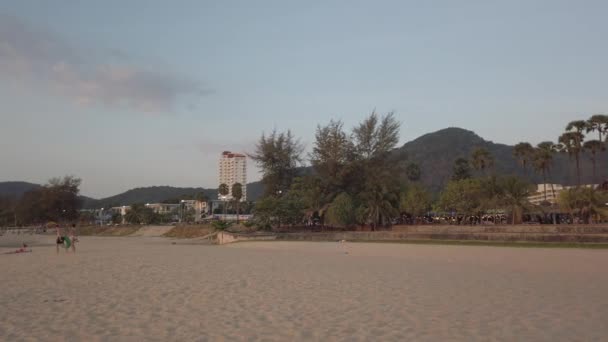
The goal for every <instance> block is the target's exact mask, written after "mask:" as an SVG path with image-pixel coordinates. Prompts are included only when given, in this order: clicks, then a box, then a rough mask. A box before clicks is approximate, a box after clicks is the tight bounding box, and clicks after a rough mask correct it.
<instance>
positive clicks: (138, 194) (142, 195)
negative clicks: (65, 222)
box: [0, 182, 262, 209]
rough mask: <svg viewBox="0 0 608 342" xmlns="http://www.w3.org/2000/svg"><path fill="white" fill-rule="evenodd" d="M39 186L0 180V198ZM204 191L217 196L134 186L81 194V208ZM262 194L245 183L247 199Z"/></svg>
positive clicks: (259, 187)
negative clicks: (113, 192) (100, 193)
mask: <svg viewBox="0 0 608 342" xmlns="http://www.w3.org/2000/svg"><path fill="white" fill-rule="evenodd" d="M39 187H41V185H39V184H34V183H27V182H0V198H6V197H9V198H20V197H21V196H22V195H23V194H24V193H26V192H27V191H30V190H33V189H36V188H39ZM201 192H202V193H204V194H205V195H206V196H207V197H209V198H210V199H215V198H217V189H205V188H179V187H172V186H150V187H141V188H135V189H131V190H128V191H125V192H123V193H120V194H118V195H114V196H110V197H105V198H101V199H94V198H90V197H86V196H81V198H82V200H83V208H85V209H92V208H104V207H105V208H108V207H112V206H121V205H130V204H133V203H157V202H162V201H165V200H168V199H172V198H179V197H184V196H195V195H196V194H198V193H201ZM261 194H262V184H261V183H260V182H253V183H249V184H247V198H248V200H256V199H257V198H258V197H260V196H261Z"/></svg>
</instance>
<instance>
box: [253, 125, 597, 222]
mask: <svg viewBox="0 0 608 342" xmlns="http://www.w3.org/2000/svg"><path fill="white" fill-rule="evenodd" d="M604 119H605V118H604V117H603V116H595V119H594V120H595V121H593V120H591V119H590V120H589V121H582V120H579V121H573V122H571V123H569V124H568V125H567V127H566V132H565V133H564V134H563V135H562V136H561V137H560V138H559V143H557V144H554V143H552V142H549V141H546V142H541V143H540V144H538V145H537V146H536V147H533V146H532V145H531V144H530V143H526V142H522V143H519V144H517V145H516V146H515V147H513V148H511V147H508V146H504V145H496V144H492V143H489V142H486V141H484V140H483V139H481V138H479V137H477V136H475V135H474V134H473V133H471V132H466V131H463V130H458V129H448V130H444V131H442V135H443V136H444V137H448V138H450V139H452V140H451V141H448V142H441V143H437V142H436V143H434V144H430V143H429V142H428V139H430V138H431V137H432V138H433V139H435V138H438V134H437V133H436V134H432V135H428V136H425V137H422V138H420V139H418V141H414V142H412V143H409V144H406V145H405V146H404V147H403V148H401V149H395V146H396V144H397V142H398V141H399V135H398V132H399V129H400V124H399V123H398V122H397V121H396V119H395V117H394V115H393V114H392V113H389V114H387V115H385V116H379V115H377V114H376V113H372V114H371V115H369V116H368V117H367V118H365V119H364V120H363V121H362V122H361V123H360V124H359V125H357V126H355V127H354V128H353V129H352V130H351V131H350V132H346V131H345V130H344V125H343V123H342V122H341V121H335V120H330V121H329V123H328V124H327V125H325V126H322V125H319V126H318V127H317V130H316V134H315V141H314V144H313V148H312V152H311V154H310V155H309V158H310V163H311V168H312V169H311V171H312V172H311V173H309V174H304V175H302V174H301V173H299V172H298V167H299V166H300V165H301V163H302V162H303V156H302V147H301V145H300V143H299V140H298V139H296V138H295V137H294V136H293V135H292V134H291V132H289V131H287V132H286V133H279V132H276V131H273V133H272V134H271V135H270V136H265V135H262V137H261V139H260V140H259V142H258V144H257V146H256V152H255V153H254V154H253V155H252V156H251V157H252V158H253V160H255V161H256V162H257V164H258V166H259V167H260V168H261V169H262V171H263V173H264V176H263V180H262V183H263V184H264V186H265V189H266V191H265V195H264V197H263V198H262V199H260V200H259V201H258V202H257V203H256V206H255V208H254V213H255V217H256V224H257V226H258V227H259V228H263V229H274V228H280V227H281V226H285V225H287V226H290V225H304V224H307V225H316V224H321V225H325V224H327V225H331V226H339V227H345V228H348V227H352V226H354V225H355V224H358V225H365V226H369V227H370V228H371V229H372V230H375V229H376V228H380V227H387V226H390V225H391V224H393V223H394V222H401V221H403V220H404V217H407V218H409V219H407V220H408V222H413V223H416V222H418V219H419V218H421V217H422V216H424V215H426V214H427V213H428V212H429V211H431V210H432V209H434V211H435V212H443V213H447V214H448V215H457V216H459V219H458V220H457V223H458V224H460V223H476V222H479V221H480V217H481V216H483V215H485V214H487V213H504V215H506V216H507V219H508V221H509V222H510V223H512V224H517V223H521V222H522V220H523V215H524V214H525V213H527V212H531V213H538V212H540V213H541V214H542V213H544V212H550V211H549V210H551V209H547V208H549V207H547V208H535V207H533V206H532V205H531V204H530V203H529V202H528V198H529V197H530V196H531V195H533V194H534V192H535V191H536V189H535V187H534V186H533V185H532V184H531V183H530V182H528V181H527V180H525V179H523V178H520V176H518V175H521V174H522V173H521V171H523V174H524V175H528V172H529V170H533V171H534V173H530V175H529V177H530V178H531V179H534V180H536V179H538V178H537V177H540V178H542V180H543V182H544V183H545V184H546V183H548V182H551V181H553V182H555V180H554V178H555V173H557V172H553V171H554V170H555V168H554V164H555V163H563V162H564V161H566V160H565V159H563V157H562V154H561V152H563V153H565V154H568V155H569V156H570V157H571V158H572V159H573V160H574V161H575V162H576V163H575V166H576V170H577V172H576V175H577V176H576V179H577V183H580V180H581V179H582V177H581V170H582V167H581V163H580V155H581V154H582V153H584V152H585V151H588V152H589V153H591V161H592V162H593V163H595V162H596V161H599V160H601V158H599V154H600V153H601V152H603V151H604V150H605V148H604V145H605V142H601V143H600V142H599V141H600V140H598V143H596V142H586V143H584V132H593V131H595V130H599V138H600V139H603V138H604V137H605V136H606V135H607V134H606V129H607V128H606V127H608V126H607V125H608V124H607V123H606V122H608V120H607V121H603V120H604ZM592 121H593V122H592ZM425 140H426V144H424V145H420V144H419V142H420V141H425ZM454 142H455V143H454ZM465 144H466V146H463V145H465ZM408 145H409V146H408ZM429 145H433V146H431V147H433V148H436V147H440V148H441V150H437V153H436V152H435V151H430V152H428V153H427V154H424V153H421V150H422V151H423V152H424V150H425V148H426V149H427V150H428V147H429ZM411 146H415V147H420V149H418V150H414V149H412V148H411ZM446 149H456V150H455V153H452V154H448V155H447V156H446V154H445V153H443V152H444V151H445V150H446ZM440 151H441V152H440ZM494 151H498V152H499V153H498V156H496V155H495V154H494V153H493V152H494ZM505 156H507V157H505ZM437 158H442V159H441V161H440V162H438V163H437V164H438V165H434V164H429V161H431V162H433V161H437ZM421 159H423V160H424V161H423V162H421V163H420V164H419V163H417V162H416V161H417V160H421ZM425 165H428V167H425ZM448 165H449V167H444V166H448ZM506 165H511V166H510V168H508V169H507V170H508V172H504V170H505V166H506ZM593 168H594V169H595V168H596V167H595V166H593ZM520 169H521V171H519V170H520ZM427 171H429V173H430V174H431V177H432V175H433V174H434V173H436V172H440V173H443V174H445V173H446V171H447V172H450V171H451V174H450V175H449V177H439V179H438V180H437V179H434V177H433V178H432V179H431V182H437V181H442V179H443V181H442V182H443V183H442V184H441V188H440V189H433V187H436V184H433V185H432V186H428V184H429V177H430V176H429V175H428V174H427V173H426V172H427ZM558 171H561V169H559V170H558ZM298 175H299V176H298ZM550 179H551V180H550ZM437 190H439V191H437ZM545 190H546V189H545ZM438 192H439V195H438V196H437V193H438ZM590 192H591V193H593V195H592V194H584V192H581V193H580V194H579V193H578V192H577V193H576V194H577V196H578V197H581V196H583V195H585V196H586V197H585V198H587V202H586V203H588V204H587V205H582V204H580V203H582V201H581V200H577V201H574V202H573V203H574V204H570V205H569V206H567V208H568V212H569V213H572V215H575V216H578V217H580V218H581V219H583V221H585V222H587V221H588V220H587V219H585V218H584V216H585V215H587V214H586V213H587V212H591V213H592V214H590V216H593V215H596V216H593V217H596V218H597V217H599V216H597V215H600V214H601V211H602V210H601V207H600V206H602V205H601V204H600V202H599V201H598V202H597V205H598V207H597V208H596V207H595V206H594V205H592V204H590V203H595V202H593V200H592V199H591V197H593V196H599V195H596V193H597V191H594V190H590ZM545 193H546V191H545ZM578 197H577V198H578ZM552 208H553V209H552V210H556V208H555V207H552ZM564 208H566V207H564ZM576 208H578V209H576ZM501 215H502V214H501ZM543 215H544V214H543ZM553 219H555V218H553Z"/></svg>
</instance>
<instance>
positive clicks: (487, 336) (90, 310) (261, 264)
mask: <svg viewBox="0 0 608 342" xmlns="http://www.w3.org/2000/svg"><path fill="white" fill-rule="evenodd" d="M5 238H6V237H5ZM0 239H1V238H0ZM32 239H34V238H32ZM52 239H53V237H52V236H45V237H40V236H38V237H36V238H35V240H36V243H35V244H34V247H33V250H34V251H33V253H28V254H22V255H0V270H1V273H2V282H1V284H2V287H1V289H0V307H1V308H2V310H0V340H3V341H18V340H33V341H35V340H45V341H57V340H59V341H62V340H65V341H142V340H152V341H177V340H180V341H183V340H197V341H216V340H236V341H251V340H263V341H291V340H298V341H299V340H301V341H310V340H313V341H314V340H318V341H334V340H336V341H340V340H343V341H363V340H372V341H391V340H392V341H404V340H410V341H413V340H415V341H439V340H453V341H473V340H482V341H489V340H497V341H560V340H561V341H599V340H606V339H608V324H606V323H607V322H608V321H607V319H608V295H607V293H606V290H608V273H607V272H606V265H608V251H607V250H584V249H581V250H577V249H540V248H539V249H532V248H499V247H470V246H432V245H408V244H373V243H368V244H366V243H337V242H325V243H323V242H248V243H237V244H233V245H227V246H204V245H185V244H184V245H182V244H180V241H179V240H169V239H166V238H158V237H121V238H114V237H82V238H81V239H80V240H81V242H80V244H79V245H78V246H77V248H78V250H77V253H76V254H66V253H65V252H64V251H61V252H62V253H60V254H59V255H57V254H56V253H55V247H54V245H53V240H52ZM172 241H175V242H176V244H175V245H174V244H172V243H171V242H172ZM6 245H7V243H6V242H5V243H4V244H0V246H3V247H4V246H6ZM7 250H9V249H7V248H2V249H1V250H0V252H1V251H7Z"/></svg>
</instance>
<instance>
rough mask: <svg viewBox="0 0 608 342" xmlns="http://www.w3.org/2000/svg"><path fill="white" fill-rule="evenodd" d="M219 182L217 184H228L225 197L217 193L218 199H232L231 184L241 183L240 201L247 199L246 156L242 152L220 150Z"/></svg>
mask: <svg viewBox="0 0 608 342" xmlns="http://www.w3.org/2000/svg"><path fill="white" fill-rule="evenodd" d="M219 171H220V182H219V184H226V185H228V191H229V193H228V195H227V196H226V197H225V198H222V196H221V195H220V194H219V193H218V198H219V199H220V200H231V199H232V185H233V184H234V183H241V185H242V186H243V198H241V201H246V200H247V157H246V156H245V155H243V154H239V153H232V152H230V151H224V152H222V156H221V158H220V170H219Z"/></svg>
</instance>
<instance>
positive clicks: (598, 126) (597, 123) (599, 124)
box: [585, 114, 608, 143]
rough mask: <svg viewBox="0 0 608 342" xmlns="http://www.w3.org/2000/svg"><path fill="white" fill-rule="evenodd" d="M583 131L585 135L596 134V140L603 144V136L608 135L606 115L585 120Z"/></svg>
mask: <svg viewBox="0 0 608 342" xmlns="http://www.w3.org/2000/svg"><path fill="white" fill-rule="evenodd" d="M585 131H586V133H591V132H597V133H598V140H599V141H600V142H602V143H605V142H606V141H604V135H605V134H608V115H605V114H596V115H593V116H591V118H589V120H587V125H586V127H585Z"/></svg>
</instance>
